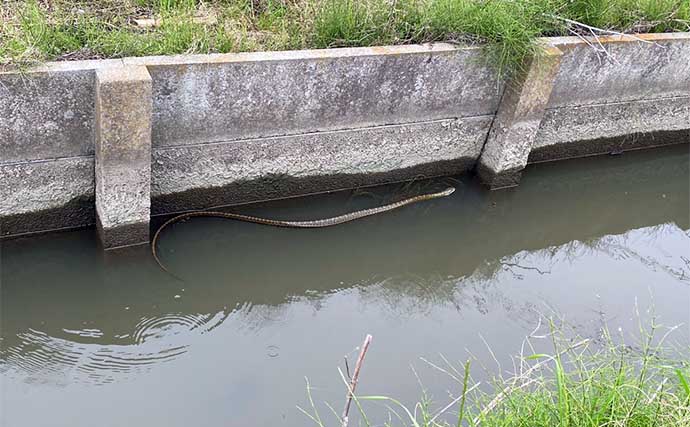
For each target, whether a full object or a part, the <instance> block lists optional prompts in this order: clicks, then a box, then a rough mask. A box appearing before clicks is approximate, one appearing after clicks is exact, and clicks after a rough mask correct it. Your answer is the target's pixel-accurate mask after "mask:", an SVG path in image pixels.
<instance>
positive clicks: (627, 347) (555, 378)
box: [298, 317, 690, 427]
mask: <svg viewBox="0 0 690 427" xmlns="http://www.w3.org/2000/svg"><path fill="white" fill-rule="evenodd" d="M638 318H639V317H638ZM546 323H547V325H546V328H545V329H546V331H545V332H544V333H539V331H540V330H541V329H543V328H540V327H539V326H538V327H537V328H536V329H535V331H534V332H532V334H530V336H529V337H527V338H526V339H525V342H524V345H523V348H522V350H521V353H520V355H518V356H517V357H515V358H514V360H513V366H512V370H510V371H509V372H510V373H509V374H508V375H506V374H504V373H502V372H498V373H496V372H491V371H490V369H489V368H487V367H486V365H485V364H482V363H481V362H480V361H477V360H476V359H475V360H468V361H467V362H465V363H464V364H459V365H456V364H455V363H453V362H450V361H449V360H448V359H446V358H445V357H443V356H441V360H442V362H440V363H437V362H430V361H427V360H426V359H422V360H423V361H424V362H425V363H427V364H429V365H430V366H431V367H433V368H434V369H436V370H439V371H441V372H443V373H444V374H445V375H447V376H449V377H450V378H452V379H453V380H454V381H455V387H456V388H455V390H453V391H451V392H450V393H451V395H450V397H449V398H448V401H447V402H441V404H440V405H439V404H435V403H437V402H434V400H433V399H432V398H431V396H429V395H427V393H426V392H425V391H424V390H422V396H421V399H420V400H419V401H418V402H417V403H416V404H414V405H405V404H403V403H401V402H400V401H398V400H396V399H395V398H393V397H389V396H371V395H358V396H356V397H355V398H354V401H355V403H356V405H353V407H354V408H356V409H357V410H358V412H359V413H358V416H359V424H358V425H366V426H381V425H383V426H391V427H392V426H414V427H450V426H457V427H461V426H477V427H479V426H481V427H518V426H529V427H556V426H557V427H609V426H611V427H618V426H620V427H623V426H626V427H652V426H656V427H685V426H688V425H690V360H689V359H688V357H687V356H688V349H685V348H681V349H679V348H677V347H675V346H673V345H672V344H670V343H669V336H671V335H672V333H673V332H676V331H677V330H678V329H679V326H680V325H679V326H676V327H671V328H663V327H662V326H660V325H659V324H657V323H656V320H655V319H654V318H652V320H651V321H650V323H649V325H648V326H646V327H644V326H643V325H642V322H641V323H640V330H639V334H636V342H634V343H632V344H631V343H629V340H626V339H624V338H623V336H622V334H618V335H616V334H612V333H611V332H610V331H609V330H608V329H607V328H606V327H604V328H602V330H601V334H600V336H598V337H590V338H582V337H578V336H576V335H574V334H572V333H567V332H566V327H565V326H564V324H562V323H560V324H559V325H560V326H558V327H556V326H555V323H554V322H553V321H552V320H550V321H548V322H546ZM540 325H541V324H540ZM539 340H541V341H545V340H546V341H549V342H550V343H551V344H550V347H551V351H550V352H549V353H539V352H538V351H537V350H536V346H538V345H539V343H535V341H539ZM535 344H536V346H535ZM491 354H493V353H492V352H491ZM475 364H478V365H480V366H481V368H482V369H483V370H485V371H486V372H485V373H486V374H487V375H486V376H487V377H489V378H492V380H491V381H490V383H489V384H482V383H481V382H480V381H475V380H474V379H473V377H472V371H474V372H475V373H476V371H477V367H475V366H473V365H475ZM497 364H498V362H497ZM498 365H499V366H500V364H498ZM340 372H341V376H342V378H343V382H344V383H345V384H346V385H347V380H346V379H345V376H344V375H343V373H342V371H340ZM415 374H416V373H415ZM420 384H421V382H420ZM312 390H313V389H312V387H311V385H310V384H309V381H307V394H308V402H309V405H310V406H309V407H307V408H306V409H305V408H302V407H298V408H299V409H300V410H301V411H302V413H303V414H305V415H306V416H307V417H308V418H309V419H310V420H311V421H312V422H313V423H314V424H315V425H317V426H319V427H326V426H331V425H332V426H341V425H345V424H347V422H346V423H343V422H342V419H341V416H339V415H338V413H337V412H336V411H335V410H333V409H332V408H333V407H332V406H331V405H330V404H326V406H327V407H328V408H330V410H331V412H332V414H328V416H326V415H323V414H320V413H319V411H318V409H317V405H316V404H315V396H313V391H312ZM346 390H347V388H346ZM372 404H379V405H383V406H384V407H385V408H386V411H385V412H386V413H387V415H386V416H385V417H383V419H374V418H373V417H372V416H371V415H368V414H367V413H368V410H370V409H371V406H367V405H372ZM353 425H354V424H353Z"/></svg>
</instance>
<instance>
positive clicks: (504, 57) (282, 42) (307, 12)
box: [0, 0, 690, 71]
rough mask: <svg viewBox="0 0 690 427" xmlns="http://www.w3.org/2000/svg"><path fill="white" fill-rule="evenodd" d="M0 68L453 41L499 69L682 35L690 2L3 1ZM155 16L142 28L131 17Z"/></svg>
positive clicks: (689, 22)
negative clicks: (593, 34)
mask: <svg viewBox="0 0 690 427" xmlns="http://www.w3.org/2000/svg"><path fill="white" fill-rule="evenodd" d="M0 8H1V9H0V15H1V17H2V23H1V26H0V65H3V64H4V65H5V66H13V65H21V64H29V63H32V62H40V61H46V60H69V59H85V58H106V57H107V58H111V57H125V56H141V55H164V54H179V53H212V52H222V53H225V52H244V51H259V50H286V49H305V48H326V47H342V46H371V45H386V44H404V43H420V42H430V41H452V42H460V43H476V42H481V43H483V44H485V45H486V47H487V49H486V51H487V54H488V55H487V57H488V58H489V60H490V62H491V63H492V64H495V65H496V66H497V67H499V69H501V70H506V71H510V70H514V69H516V68H519V65H520V64H521V63H522V61H523V60H524V59H525V58H526V57H527V56H529V55H531V54H533V53H535V51H536V48H535V45H534V43H533V42H534V39H535V38H536V37H539V36H555V35H569V34H573V33H585V34H588V33H587V31H588V30H585V29H584V28H583V27H579V26H578V25H574V24H572V23H567V22H566V21H564V20H563V19H562V18H567V19H569V20H572V21H577V22H581V23H584V24H587V25H591V26H594V27H597V28H601V29H610V30H616V31H622V32H668V31H687V30H688V29H689V28H690V0H206V1H202V0H21V1H18V0H5V1H4V2H2V4H1V5H0ZM142 18H149V19H155V20H156V25H155V26H152V27H142V26H140V25H138V24H137V22H136V20H137V19H142Z"/></svg>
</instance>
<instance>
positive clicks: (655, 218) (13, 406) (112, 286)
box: [0, 146, 690, 427]
mask: <svg viewBox="0 0 690 427" xmlns="http://www.w3.org/2000/svg"><path fill="white" fill-rule="evenodd" d="M689 164H690V159H689V156H688V149H687V146H679V147H671V148H667V149H658V150H650V151H643V152H636V153H627V154H624V155H622V156H612V157H600V158H590V159H581V160H574V161H567V162H559V163H554V164H542V165H534V166H530V167H529V168H528V169H527V171H526V172H525V174H524V177H523V181H522V184H521V186H520V187H518V188H517V189H514V190H509V191H502V192H487V191H485V190H483V189H482V188H481V187H480V186H479V185H477V184H476V183H475V182H474V181H473V180H471V179H468V178H465V177H459V178H457V179H450V178H446V179H439V180H433V181H426V182H418V183H415V184H411V185H409V184H408V185H404V184H399V185H392V186H387V187H382V188H379V189H375V190H366V191H359V192H343V193H338V194H331V195H321V196H315V197H310V198H303V199H294V200H288V201H278V202H272V203H267V204H263V205H257V206H252V207H244V208H241V209H239V208H238V209H237V210H239V211H242V212H246V213H249V214H258V215H264V216H267V217H274V218H293V219H296V218H319V217H324V216H330V215H335V214H339V213H342V212H345V211H351V210H356V209H361V208H364V207H370V206H375V205H379V204H381V203H386V202H388V201H391V200H393V199H395V198H400V197H404V196H406V195H410V194H416V193H418V192H426V191H436V190H439V189H443V188H445V186H446V185H447V184H452V185H455V186H457V188H458V190H457V191H456V192H455V194H453V195H452V196H451V197H449V198H446V199H440V200H434V201H431V202H428V203H424V204H417V205H413V206H409V207H406V208H404V209H402V210H399V211H396V212H392V213H388V214H384V215H380V216H376V217H371V218H368V219H365V220H362V221H358V222H355V223H350V224H346V225H343V226H338V227H335V228H330V229H319V230H294V229H279V228H272V227H265V226H259V225H254V224H247V223H239V222H233V221H224V220H218V219H196V220H193V221H189V222H186V223H183V224H180V225H177V226H174V227H173V228H171V229H170V230H169V232H167V233H166V234H164V235H163V237H162V239H161V241H160V253H161V258H162V259H163V261H164V262H165V263H166V265H167V266H168V267H169V268H170V269H171V270H172V271H174V272H175V273H176V274H178V275H179V276H181V277H182V278H183V279H184V281H183V282H181V281H177V280H175V279H172V278H171V277H169V276H167V275H166V274H165V273H163V272H161V271H160V270H159V269H158V267H157V266H156V265H155V263H154V262H153V261H152V259H151V257H150V256H149V254H148V252H147V250H146V249H145V248H138V249H134V250H128V251H124V252H121V253H117V254H108V255H105V256H104V255H101V254H100V252H99V251H98V250H97V242H96V241H95V238H94V234H95V233H94V231H93V230H84V231H78V232H69V233H59V234H53V235H49V236H43V237H36V238H30V239H21V240H14V241H9V242H3V243H2V248H1V249H2V253H1V255H2V258H1V260H2V270H1V280H2V282H1V285H2V286H1V288H0V292H1V293H0V296H1V298H2V299H1V301H0V308H1V313H0V320H1V322H2V323H0V329H1V339H2V341H1V342H0V375H1V377H0V381H1V382H0V395H1V396H0V411H1V414H0V426H2V427H37V426H47V425H50V426H70V427H78V426H94V425H98V426H125V425H127V426H146V427H158V426H161V427H163V426H165V427H174V426H185V427H189V426H218V425H224V426H234V425H238V426H239V425H256V426H268V425H271V426H275V425H281V426H283V425H284V426H304V425H309V423H310V421H309V420H308V419H307V418H306V417H305V416H304V415H302V414H301V413H299V411H298V410H297V409H296V407H295V405H307V401H306V387H305V379H304V378H305V377H308V378H309V381H310V383H311V385H312V387H313V388H314V390H313V394H314V397H315V399H316V401H317V404H318V405H319V407H320V408H321V409H322V415H324V417H327V416H328V410H327V409H325V407H324V406H323V403H322V402H323V401H328V402H331V403H332V404H333V405H334V406H335V408H336V409H337V410H338V411H340V408H341V407H342V405H343V403H344V393H345V388H344V386H343V384H342V382H341V380H340V378H339V374H338V371H337V367H338V366H343V356H344V355H348V357H349V360H350V365H351V366H352V365H353V364H354V363H353V362H354V359H355V358H356V353H357V352H356V350H355V347H356V346H357V345H358V344H359V343H360V342H361V341H362V339H363V338H364V336H365V334H366V333H371V334H372V335H373V336H374V342H373V344H372V347H371V348H370V351H369V354H368V357H367V360H366V362H365V367H364V369H363V372H362V378H361V383H360V391H361V392H362V393H374V394H386V395H391V396H395V397H398V398H400V399H402V400H403V401H404V402H408V403H409V402H414V401H415V399H418V398H419V396H420V395H421V393H420V385H419V381H420V380H421V382H422V383H423V385H424V387H425V388H426V389H427V390H428V391H429V393H430V394H431V395H432V396H433V397H434V398H435V400H436V401H438V402H439V404H442V403H445V402H446V401H448V399H449V392H450V393H451V394H452V393H453V392H455V393H457V386H455V385H454V384H453V382H452V380H451V379H450V378H449V377H448V376H446V375H444V374H442V373H440V372H438V371H437V370H435V369H433V368H432V367H431V366H430V365H428V364H427V363H425V362H423V361H422V360H421V359H420V357H423V358H425V359H427V360H429V361H432V362H436V363H441V361H442V359H441V356H440V355H441V354H442V355H443V356H444V357H446V358H447V359H449V360H452V361H454V362H457V363H461V362H462V361H464V360H466V359H467V358H468V355H469V353H471V354H472V355H474V356H475V357H477V358H479V359H480V360H482V362H483V363H485V364H486V365H487V366H488V367H489V368H490V369H493V370H498V369H499V368H498V367H497V362H498V363H500V364H501V369H503V370H504V371H505V370H508V369H509V367H510V366H509V361H510V359H509V356H510V355H512V354H516V353H518V352H519V351H520V345H521V343H522V341H523V338H524V337H525V335H527V334H529V333H530V332H531V331H532V330H533V329H534V328H535V327H536V326H537V325H538V323H539V318H540V317H541V316H549V315H554V314H556V315H559V316H561V317H563V318H564V319H565V321H566V322H567V323H568V325H571V326H572V328H573V329H574V330H575V331H576V332H577V333H578V334H580V335H582V336H584V337H590V338H594V339H596V338H597V337H598V336H599V334H600V330H601V328H602V326H603V325H608V326H609V328H611V329H612V330H614V331H618V330H619V328H620V333H621V334H622V335H625V336H628V335H630V334H633V333H634V331H635V330H636V328H637V319H636V315H635V304H636V303H637V306H638V307H639V310H640V311H641V312H642V313H641V316H642V317H644V318H648V317H649V313H647V312H646V310H648V309H649V308H650V307H652V306H653V307H654V310H655V313H656V314H657V315H658V316H660V321H661V322H662V323H664V324H666V325H675V324H681V323H682V324H684V325H685V326H683V327H681V328H680V329H679V331H677V332H676V333H675V334H674V335H675V339H676V340H677V341H678V342H680V343H681V344H686V343H687V342H688V341H689V337H690V329H688V326H687V324H688V323H690V318H689V314H688V313H689V311H690V231H689V229H690V211H689V210H690V200H689V194H690V170H689V166H688V165H689ZM487 344H488V346H489V347H490V349H491V351H492V352H493V353H494V355H495V356H496V358H497V359H498V360H497V361H494V360H493V357H492V356H491V353H490V351H489V350H488V348H487ZM411 368H414V370H415V371H416V373H417V375H418V376H419V380H418V379H417V378H416V377H415V374H414V373H413V372H412V370H411ZM476 375H477V376H479V377H481V375H482V374H481V373H479V372H477V373H476ZM377 410H378V409H376V408H373V409H372V411H373V413H374V414H376V413H377Z"/></svg>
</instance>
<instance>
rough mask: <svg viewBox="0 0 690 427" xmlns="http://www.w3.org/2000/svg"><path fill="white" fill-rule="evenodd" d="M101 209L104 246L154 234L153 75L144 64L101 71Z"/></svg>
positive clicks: (98, 207)
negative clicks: (152, 189) (151, 226)
mask: <svg viewBox="0 0 690 427" xmlns="http://www.w3.org/2000/svg"><path fill="white" fill-rule="evenodd" d="M96 80H97V86H96V142H95V145H96V150H95V151H96V165H95V167H96V214H97V217H98V230H99V236H100V237H101V242H102V244H103V246H104V248H106V249H109V248H114V247H120V246H126V245H135V244H140V243H144V242H148V240H149V227H148V225H149V218H150V208H151V192H150V184H151V77H150V76H149V73H148V71H147V70H146V67H144V66H125V67H118V68H103V69H99V70H98V71H97V72H96Z"/></svg>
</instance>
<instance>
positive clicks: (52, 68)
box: [0, 42, 482, 75]
mask: <svg viewBox="0 0 690 427" xmlns="http://www.w3.org/2000/svg"><path fill="white" fill-rule="evenodd" d="M481 47H482V46H481V45H471V46H468V45H460V44H453V43H442V42H438V43H425V44H410V45H395V46H374V47H352V48H347V47H346V48H333V49H306V50H285V51H265V52H240V53H210V54H189V55H166V56H140V57H127V58H121V59H89V60H82V61H56V62H46V63H44V64H41V65H37V66H35V67H32V68H30V69H28V70H23V71H22V72H24V73H36V72H60V71H78V70H96V69H101V68H116V67H122V66H125V65H145V66H156V65H178V64H179V65H187V64H207V63H208V64H222V63H232V62H263V61H266V62H270V61H290V60H295V61H299V60H304V59H333V58H348V57H350V58H351V57H367V56H381V55H402V54H430V53H441V52H456V51H458V50H468V51H476V50H479V49H481ZM13 73H17V71H16V70H6V71H2V70H1V69H0V75H1V74H13Z"/></svg>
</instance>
